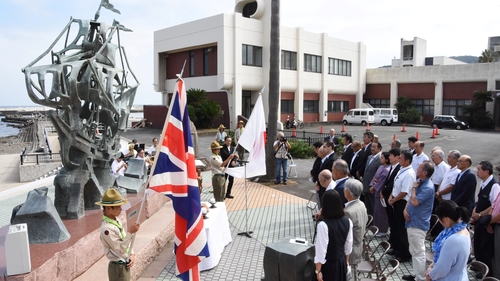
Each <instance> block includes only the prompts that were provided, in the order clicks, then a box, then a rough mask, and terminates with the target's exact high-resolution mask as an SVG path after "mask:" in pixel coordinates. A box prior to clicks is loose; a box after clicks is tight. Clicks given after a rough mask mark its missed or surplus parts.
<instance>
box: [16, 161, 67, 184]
mask: <svg viewBox="0 0 500 281" xmlns="http://www.w3.org/2000/svg"><path fill="white" fill-rule="evenodd" d="M61 166H62V163H61V162H54V163H43V164H40V165H36V164H24V165H19V181H20V182H27V181H34V180H37V179H39V178H40V177H43V176H45V175H47V174H48V173H50V172H52V171H54V170H56V169H57V168H59V167H61Z"/></svg>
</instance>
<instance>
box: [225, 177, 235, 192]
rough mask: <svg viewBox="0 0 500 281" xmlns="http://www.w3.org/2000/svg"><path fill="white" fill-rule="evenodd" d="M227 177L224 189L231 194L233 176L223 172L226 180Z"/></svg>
mask: <svg viewBox="0 0 500 281" xmlns="http://www.w3.org/2000/svg"><path fill="white" fill-rule="evenodd" d="M227 177H229V180H228V183H227V189H226V194H227V195H231V190H232V189H233V182H234V177H233V176H230V175H228V174H225V176H224V178H225V179H226V180H227Z"/></svg>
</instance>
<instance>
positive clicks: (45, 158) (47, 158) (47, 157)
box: [20, 148, 61, 165]
mask: <svg viewBox="0 0 500 281" xmlns="http://www.w3.org/2000/svg"><path fill="white" fill-rule="evenodd" d="M20 157H21V165H24V164H29V163H36V164H37V165H40V163H53V162H61V156H60V155H59V153H57V154H56V153H51V152H50V153H36V152H35V153H26V148H25V149H23V152H21V155H20Z"/></svg>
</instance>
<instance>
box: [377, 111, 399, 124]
mask: <svg viewBox="0 0 500 281" xmlns="http://www.w3.org/2000/svg"><path fill="white" fill-rule="evenodd" d="M373 113H374V123H377V124H382V126H387V125H389V126H391V125H392V123H397V122H398V110H397V109H396V108H374V109H373Z"/></svg>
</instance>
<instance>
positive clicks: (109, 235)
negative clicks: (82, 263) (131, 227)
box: [100, 220, 133, 261]
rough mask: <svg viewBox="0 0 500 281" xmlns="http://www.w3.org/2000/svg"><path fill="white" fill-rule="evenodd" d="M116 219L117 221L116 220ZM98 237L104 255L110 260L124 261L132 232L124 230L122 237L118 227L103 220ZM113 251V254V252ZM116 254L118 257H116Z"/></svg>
mask: <svg viewBox="0 0 500 281" xmlns="http://www.w3.org/2000/svg"><path fill="white" fill-rule="evenodd" d="M116 221H117V222H119V221H118V220H116ZM100 238H101V242H102V245H103V249H104V255H105V256H106V257H107V258H108V259H109V260H110V261H120V260H123V261H125V259H126V258H127V248H128V247H129V246H130V242H132V234H130V233H128V232H126V234H125V238H124V239H122V236H121V233H120V229H119V228H118V227H117V226H116V225H114V224H111V223H109V222H107V221H104V220H103V221H102V224H101V230H100ZM113 252H114V253H115V254H113ZM132 253H133V251H132ZM116 254H117V255H119V256H120V257H117V256H116Z"/></svg>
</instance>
